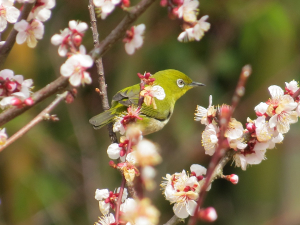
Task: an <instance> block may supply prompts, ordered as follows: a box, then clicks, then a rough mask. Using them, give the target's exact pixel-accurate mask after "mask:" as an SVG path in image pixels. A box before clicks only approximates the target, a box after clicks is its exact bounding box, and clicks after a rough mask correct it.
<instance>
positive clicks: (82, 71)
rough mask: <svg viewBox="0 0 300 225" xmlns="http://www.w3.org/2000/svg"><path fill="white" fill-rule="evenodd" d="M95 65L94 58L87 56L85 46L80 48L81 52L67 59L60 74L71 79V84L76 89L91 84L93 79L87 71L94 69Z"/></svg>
mask: <svg viewBox="0 0 300 225" xmlns="http://www.w3.org/2000/svg"><path fill="white" fill-rule="evenodd" d="M93 63H94V62H93V59H92V57H91V56H89V55H86V54H85V48H84V46H80V52H79V53H77V54H74V55H72V56H71V57H70V58H68V59H67V61H66V62H65V63H64V64H63V65H62V66H61V67H60V73H61V75H62V76H64V77H69V82H70V84H71V85H73V86H75V87H78V86H79V85H80V84H82V85H84V84H90V83H91V82H92V79H91V77H90V74H89V73H88V72H87V71H86V70H87V69H88V68H90V67H92V65H93Z"/></svg>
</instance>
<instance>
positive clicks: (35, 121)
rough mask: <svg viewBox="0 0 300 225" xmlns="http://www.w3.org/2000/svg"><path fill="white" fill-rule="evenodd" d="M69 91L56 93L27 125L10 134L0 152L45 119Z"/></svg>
mask: <svg viewBox="0 0 300 225" xmlns="http://www.w3.org/2000/svg"><path fill="white" fill-rule="evenodd" d="M68 93H69V92H68V91H65V92H64V93H63V94H61V95H58V96H57V98H56V99H55V100H54V101H53V102H52V103H51V104H50V105H49V106H48V107H47V108H45V109H44V110H43V111H42V112H40V114H38V115H37V116H36V117H35V118H34V119H33V120H31V121H30V122H29V123H28V124H27V125H25V126H24V127H23V128H22V129H20V130H19V131H18V132H17V133H15V134H14V135H13V136H11V137H10V138H9V139H8V140H7V141H6V143H5V145H3V146H1V147H0V152H1V151H3V149H5V148H6V147H8V146H9V145H10V144H11V143H13V142H14V141H16V140H17V139H19V138H20V137H22V136H23V135H24V134H26V133H27V132H28V131H29V130H30V129H31V128H33V127H34V126H35V125H37V124H38V123H39V122H41V121H43V120H45V116H46V115H47V114H49V113H50V112H51V111H52V110H53V109H54V108H55V107H56V106H57V105H58V103H59V102H61V101H62V100H63V99H65V98H66V96H67V94H68Z"/></svg>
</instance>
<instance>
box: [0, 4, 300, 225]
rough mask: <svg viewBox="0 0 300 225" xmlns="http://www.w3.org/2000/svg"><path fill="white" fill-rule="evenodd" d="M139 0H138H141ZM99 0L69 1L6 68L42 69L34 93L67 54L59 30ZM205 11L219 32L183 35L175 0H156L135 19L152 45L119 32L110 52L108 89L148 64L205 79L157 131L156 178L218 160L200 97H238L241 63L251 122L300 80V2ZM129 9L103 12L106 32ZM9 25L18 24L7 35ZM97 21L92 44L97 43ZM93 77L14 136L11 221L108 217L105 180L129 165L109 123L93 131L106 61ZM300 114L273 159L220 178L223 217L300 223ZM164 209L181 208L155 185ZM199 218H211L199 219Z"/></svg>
mask: <svg viewBox="0 0 300 225" xmlns="http://www.w3.org/2000/svg"><path fill="white" fill-rule="evenodd" d="M135 3H136V2H134V1H133V4H135ZM87 4H88V1H80V0H66V1H58V2H57V6H56V7H55V9H54V10H53V13H52V18H51V19H50V20H49V21H47V22H46V23H45V26H46V30H45V36H44V39H43V40H41V41H39V43H38V45H37V47H36V48H35V49H29V48H28V47H27V46H26V45H25V44H24V45H21V46H20V45H16V46H15V47H14V48H13V51H12V52H11V54H10V56H9V58H8V60H7V61H6V64H5V66H4V67H3V68H1V69H5V68H8V69H12V70H14V71H15V74H22V75H24V76H25V78H27V79H29V78H33V79H34V85H35V89H34V90H35V91H37V90H39V89H40V88H42V87H43V86H45V85H46V84H48V83H49V82H51V81H53V80H54V79H56V77H57V76H59V68H60V65H61V64H62V63H63V62H64V61H65V59H64V58H61V57H59V56H58V54H57V47H56V46H53V45H51V44H50V38H51V36H52V35H53V34H55V33H59V30H61V29H63V28H65V27H67V26H68V21H69V20H72V19H75V20H82V21H85V22H87V23H89V21H90V20H89V14H88V9H87ZM200 13H201V16H202V15H206V14H207V15H209V22H210V23H211V25H212V26H211V29H210V31H209V32H208V33H207V34H206V35H205V36H204V38H203V40H201V41H200V42H193V43H187V44H183V43H179V42H178V41H177V36H178V35H179V33H180V32H181V29H180V22H179V21H172V20H170V19H168V16H167V10H166V8H161V7H160V5H159V2H158V1H157V2H156V3H154V4H153V5H152V6H151V7H150V8H149V10H148V11H147V12H146V13H144V15H143V16H142V17H141V18H139V20H138V21H137V22H136V23H135V24H136V25H137V24H140V23H145V24H146V33H145V43H144V45H143V47H142V48H141V49H140V50H138V51H137V52H136V53H135V54H134V55H133V56H128V55H127V54H126V53H125V51H124V44H123V43H122V42H121V41H119V42H118V43H117V44H116V45H115V46H114V47H113V48H112V49H111V50H110V51H109V52H108V53H107V54H106V55H105V56H104V58H103V63H104V69H105V76H106V81H107V84H108V94H109V98H110V99H111V97H112V96H113V94H114V93H115V92H117V91H118V90H120V89H122V88H124V87H126V86H129V85H132V84H135V83H137V82H138V78H137V76H136V73H137V72H140V73H143V72H144V71H149V72H151V73H155V72H156V71H159V70H163V69H170V68H172V69H178V70H180V71H182V72H184V73H186V74H187V75H189V76H190V77H191V78H192V79H193V80H195V81H199V82H203V83H205V84H206V87H203V88H198V89H193V90H191V91H189V92H188V93H187V94H186V95H185V96H183V97H182V99H180V100H179V101H178V103H177V105H176V107H175V113H174V114H173V116H172V118H171V120H170V122H169V124H168V125H167V126H166V127H165V128H164V129H163V130H162V131H160V132H159V133H156V134H152V135H149V136H148V137H147V138H149V139H151V140H152V141H154V142H156V143H158V144H159V146H160V149H161V154H162V156H163V159H164V161H163V163H162V164H161V165H159V166H158V168H157V171H158V175H157V182H158V183H159V182H160V181H161V177H162V176H165V174H166V173H174V172H179V171H181V170H182V169H186V170H189V167H190V165H191V164H194V163H198V164H201V165H203V166H207V165H208V163H209V160H210V157H208V156H206V155H205V154H204V150H203V147H202V146H201V133H202V131H203V129H204V126H202V125H201V124H200V123H196V122H194V121H193V114H194V110H195V108H196V105H197V104H199V105H202V106H205V107H206V106H207V105H208V97H209V95H213V103H214V104H222V103H230V99H231V96H232V93H233V91H234V89H235V85H236V83H237V80H238V77H239V73H240V70H241V68H242V66H244V65H245V64H251V65H252V67H253V74H252V76H251V77H250V79H249V82H248V83H247V86H246V94H245V96H244V98H243V99H242V102H241V103H240V105H239V106H238V108H237V110H236V113H235V117H236V118H237V119H238V120H240V121H241V122H242V123H245V122H246V118H247V117H248V116H249V117H251V118H253V119H254V118H255V114H254V110H253V109H254V107H255V106H256V105H257V104H258V103H259V102H261V101H266V100H267V99H268V98H269V94H268V91H267V88H268V86H270V85H279V86H281V87H284V82H285V81H287V82H289V81H291V80H292V79H295V80H299V78H300V54H299V50H300V41H299V36H300V1H299V0H281V1H279V0H278V1H275V0H273V1H271V0H252V1H248V0H232V1H224V0H215V1H211V0H209V1H208V0H202V1H201V8H200ZM123 16H124V13H123V12H122V10H121V9H119V8H118V9H116V10H115V12H114V13H113V14H112V15H110V16H108V18H107V19H106V20H105V21H99V24H98V28H99V32H100V39H103V38H104V37H105V36H106V35H107V34H108V33H109V32H110V31H111V30H112V29H113V28H114V27H115V26H116V25H117V23H118V22H119V21H120V20H121V18H123ZM5 35H7V31H6V32H5V33H4V36H5ZM92 43H93V42H92V35H91V31H90V30H88V31H87V32H86V36H85V38H84V44H85V46H86V48H87V49H88V50H91V49H92V47H93V46H92V45H93V44H92ZM91 73H92V78H93V84H92V85H90V86H86V87H84V88H80V89H79V93H78V98H77V99H76V101H75V102H74V103H73V104H70V105H66V104H65V103H62V104H60V105H59V106H58V107H57V108H56V109H55V110H54V111H53V113H55V114H57V115H58V117H59V118H60V121H59V122H56V123H51V122H42V123H41V124H39V125H37V126H36V127H34V129H32V130H30V131H29V132H28V133H27V134H26V135H25V136H23V137H22V138H21V139H19V140H18V141H17V142H15V143H13V144H12V145H11V146H9V147H8V148H7V149H5V150H4V151H3V152H1V156H0V200H1V202H0V203H1V204H0V224H1V225H12V224H13V225H14V224H17V225H27V224H43V225H48V224H49V225H50V224H51V225H52V224H53V225H54V224H55V225H56V224H63V225H69V224H93V222H95V221H96V220H97V217H98V216H100V212H99V209H98V202H97V201H96V200H95V199H94V192H95V189H96V188H101V189H102V188H109V189H110V190H114V189H115V188H116V187H118V186H119V185H120V183H121V182H120V181H121V178H120V175H119V173H118V172H117V171H114V170H113V169H111V168H110V167H109V165H108V161H109V160H108V157H107V155H106V149H107V147H108V145H109V144H110V141H109V137H108V133H107V130H106V129H105V128H104V129H101V130H97V131H95V130H93V128H92V127H91V126H90V124H89V123H88V119H89V118H90V117H92V116H94V115H96V114H98V113H100V112H101V111H102V108H101V104H100V98H99V96H98V94H97V93H95V91H94V89H95V88H96V87H97V75H96V73H95V68H93V69H92V70H91ZM53 99H54V96H52V97H51V98H49V99H47V100H45V101H44V102H42V103H40V104H39V105H38V106H36V107H34V108H33V109H31V110H29V111H28V112H26V113H25V114H23V115H22V116H19V117H18V118H16V119H14V120H13V121H11V122H9V123H8V124H6V125H5V127H6V129H7V133H8V134H9V136H11V135H12V134H14V133H15V132H16V131H17V130H19V129H20V128H21V127H22V126H24V125H25V124H26V123H28V122H29V121H30V120H31V119H32V118H33V117H34V116H35V115H37V114H38V113H39V112H40V111H41V110H42V109H44V108H45V107H46V106H47V105H48V104H49V103H50V102H51V101H52V100H53ZM299 133H300V126H299V124H295V125H292V128H291V130H290V132H289V133H288V134H286V135H285V140H284V143H283V144H280V145H278V146H277V149H274V150H270V151H268V152H267V158H268V159H267V160H266V161H263V163H262V164H260V165H256V166H252V167H249V168H248V169H247V171H246V172H244V171H242V170H241V169H240V168H235V167H234V165H227V166H226V168H225V171H224V173H225V174H231V173H235V174H238V175H239V178H240V182H239V184H238V185H232V184H231V183H230V182H227V181H224V180H217V181H215V182H214V183H213V185H212V190H211V191H210V192H209V193H208V195H207V199H206V201H205V206H214V207H215V208H216V210H217V212H218V216H219V218H218V220H217V221H216V222H215V224H231V225H238V224H245V225H247V224H264V225H271V224H272V225H273V224H288V225H294V224H295V225H296V224H300V194H299V190H300V179H299V175H298V171H299V169H300V164H299V161H300V151H299V145H300V141H299V137H298V136H299V135H298V134H299ZM147 195H148V196H150V197H151V198H152V199H153V201H154V204H155V205H156V206H157V207H158V208H159V209H160V210H161V212H162V216H161V222H160V224H162V223H165V222H166V221H167V220H168V219H169V218H170V217H171V216H172V207H171V206H170V205H169V202H167V201H166V200H164V197H163V196H162V195H161V191H160V190H159V187H158V188H157V189H156V190H155V191H153V192H149V193H147ZM199 223H200V222H199Z"/></svg>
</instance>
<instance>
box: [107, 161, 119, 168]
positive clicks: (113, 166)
mask: <svg viewBox="0 0 300 225" xmlns="http://www.w3.org/2000/svg"><path fill="white" fill-rule="evenodd" d="M108 164H109V166H110V167H112V168H116V167H117V165H116V164H115V162H114V161H112V160H110V161H109V163H108Z"/></svg>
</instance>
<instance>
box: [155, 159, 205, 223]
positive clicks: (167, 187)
mask: <svg viewBox="0 0 300 225" xmlns="http://www.w3.org/2000/svg"><path fill="white" fill-rule="evenodd" d="M191 171H192V172H191V176H189V175H188V174H187V173H186V171H185V170H183V171H182V172H181V173H175V174H173V175H170V174H167V175H166V177H165V178H163V179H164V181H163V182H162V184H161V187H162V188H163V193H164V195H165V198H166V200H168V201H170V202H171V204H173V203H175V204H174V206H173V211H174V213H175V215H176V216H177V217H179V218H182V219H185V218H187V217H188V216H189V215H193V214H194V212H195V209H196V206H197V202H196V201H197V199H198V198H199V192H200V188H201V185H203V182H204V180H205V179H204V178H203V176H202V175H204V174H205V173H206V169H205V168H204V167H202V166H200V165H196V164H194V165H192V166H191ZM199 181H200V183H199ZM209 188H210V187H209ZM209 188H208V189H207V190H209Z"/></svg>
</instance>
